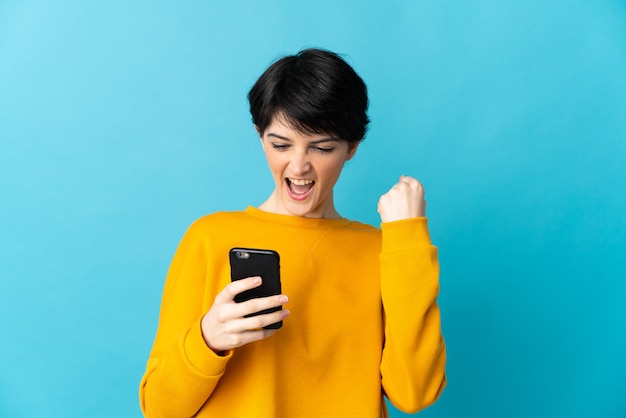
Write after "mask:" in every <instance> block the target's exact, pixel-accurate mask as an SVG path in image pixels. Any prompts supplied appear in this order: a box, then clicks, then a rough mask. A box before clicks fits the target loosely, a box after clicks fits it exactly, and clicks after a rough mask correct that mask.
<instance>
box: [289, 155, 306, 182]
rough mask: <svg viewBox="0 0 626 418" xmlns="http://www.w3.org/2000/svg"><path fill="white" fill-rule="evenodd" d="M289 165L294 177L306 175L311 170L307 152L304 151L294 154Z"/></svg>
mask: <svg viewBox="0 0 626 418" xmlns="http://www.w3.org/2000/svg"><path fill="white" fill-rule="evenodd" d="M289 165H290V167H289V168H290V169H291V172H292V173H293V174H294V175H295V176H302V175H304V174H306V173H307V172H308V171H309V170H310V169H311V162H310V161H309V154H308V152H307V151H306V150H298V151H296V152H294V154H293V156H292V158H291V161H290V162H289Z"/></svg>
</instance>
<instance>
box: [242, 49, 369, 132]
mask: <svg viewBox="0 0 626 418" xmlns="http://www.w3.org/2000/svg"><path fill="white" fill-rule="evenodd" d="M248 101H249V102H250V113H251V114H252V122H253V123H254V125H255V126H256V127H257V129H258V131H259V133H260V134H261V135H263V133H264V132H265V130H266V129H267V127H268V126H269V125H270V124H271V123H272V121H273V119H274V118H275V117H276V116H278V115H280V116H281V117H284V118H285V119H286V122H287V123H289V124H291V126H292V127H293V128H294V129H296V130H298V131H300V132H303V133H309V134H328V135H332V136H334V137H336V138H337V139H340V140H345V141H348V142H349V143H358V142H359V141H361V140H363V138H364V137H365V133H366V132H367V126H368V124H369V118H368V116H367V107H368V98H367V87H366V85H365V83H364V82H363V80H362V79H361V77H359V75H358V74H357V73H356V72H355V71H354V69H353V68H352V67H351V66H350V65H349V64H348V63H347V62H346V61H344V59H343V58H341V57H340V56H339V55H338V54H336V53H334V52H330V51H326V50H323V49H305V50H302V51H300V52H298V53H297V54H296V55H289V56H285V57H283V58H281V59H279V60H278V61H276V62H274V63H273V64H272V65H270V66H269V67H268V68H267V70H265V72H264V73H263V74H262V75H261V77H259V79H258V80H257V82H256V83H255V84H254V86H253V87H252V89H251V90H250V92H249V93H248Z"/></svg>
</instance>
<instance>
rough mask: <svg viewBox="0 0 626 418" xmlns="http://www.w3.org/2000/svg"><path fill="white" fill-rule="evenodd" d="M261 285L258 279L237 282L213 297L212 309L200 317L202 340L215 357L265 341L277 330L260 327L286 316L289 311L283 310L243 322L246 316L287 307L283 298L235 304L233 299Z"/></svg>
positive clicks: (269, 297) (273, 297)
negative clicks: (284, 305)
mask: <svg viewBox="0 0 626 418" xmlns="http://www.w3.org/2000/svg"><path fill="white" fill-rule="evenodd" d="M260 285H261V278H260V277H258V276H257V277H248V278H245V279H241V280H236V281H234V282H232V283H230V284H228V285H227V286H226V287H224V289H223V290H222V291H221V292H220V293H219V294H218V295H217V296H216V297H215V300H214V301H213V305H212V306H211V309H209V311H208V312H207V313H206V314H205V315H204V317H202V336H203V338H204V341H205V342H206V344H207V345H208V346H209V348H210V349H211V350H213V351H215V353H217V354H222V353H223V352H224V351H227V350H232V349H233V348H237V347H241V346H242V345H246V344H249V343H251V342H253V341H258V340H262V339H264V338H267V337H269V336H271V335H272V334H274V333H275V332H276V331H278V330H276V329H264V328H263V327H265V326H267V325H271V324H273V323H276V322H279V321H282V320H283V319H285V318H286V317H287V316H289V310H287V309H282V310H279V311H276V312H272V313H269V314H264V315H257V316H251V317H248V318H245V316H246V315H250V314H253V313H255V312H259V311H262V310H264V309H269V308H273V307H276V306H281V305H283V304H285V303H287V296H285V295H276V296H268V297H264V298H257V299H250V300H248V301H245V302H241V303H237V302H235V296H237V295H238V294H240V293H241V292H244V291H246V290H249V289H254V288H255V287H258V286H260Z"/></svg>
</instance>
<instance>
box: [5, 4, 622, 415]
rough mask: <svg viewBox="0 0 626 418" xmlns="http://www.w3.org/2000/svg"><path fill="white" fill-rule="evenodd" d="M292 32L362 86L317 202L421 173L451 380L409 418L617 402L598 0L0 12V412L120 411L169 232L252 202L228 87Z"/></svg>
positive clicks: (614, 202) (607, 71)
mask: <svg viewBox="0 0 626 418" xmlns="http://www.w3.org/2000/svg"><path fill="white" fill-rule="evenodd" d="M309 46H318V47H324V48H328V49H331V50H335V51H337V52H340V53H344V54H346V57H347V60H348V61H349V62H350V63H351V64H352V65H353V66H354V67H355V68H356V69H357V71H358V72H359V73H360V74H361V75H362V77H363V78H364V79H365V81H366V82H367V84H368V86H369V89H370V98H371V118H372V128H371V131H370V133H369V135H368V137H367V139H366V140H365V142H364V143H363V144H362V146H361V149H360V150H359V152H358V153H357V156H356V158H355V159H354V160H353V161H351V162H350V163H349V164H348V165H347V166H346V169H345V171H344V174H343V177H342V178H341V180H340V182H339V183H338V185H337V191H336V195H337V206H338V209H339V211H340V212H341V213H342V214H343V215H344V216H347V217H349V218H353V219H359V220H362V221H364V222H368V223H372V224H375V225H376V224H378V222H379V220H378V216H377V213H376V202H377V200H378V197H379V196H380V194H382V193H384V192H385V191H386V190H387V189H388V188H389V187H390V186H391V185H392V184H393V183H394V182H395V181H396V180H397V177H398V176H399V175H400V174H403V173H404V174H411V175H414V176H416V177H418V178H420V179H421V180H422V181H423V183H424V184H425V186H426V190H427V198H428V212H429V217H430V226H431V233H432V237H433V240H434V242H435V243H436V244H437V245H438V247H439V248H440V259H441V265H442V274H441V285H442V293H441V297H440V304H441V307H442V312H443V327H444V333H445V337H446V340H447V343H448V353H449V361H448V378H449V385H448V388H447V389H446V391H445V392H444V394H443V395H442V397H441V399H440V400H439V402H438V403H437V404H436V405H434V406H433V407H431V408H429V409H427V410H426V411H424V412H423V414H422V415H421V416H424V417H466V418H469V417H481V418H489V417H494V418H495V417H514V418H515V417H531V416H532V417H591V416H593V417H624V416H626V396H625V395H624V388H625V387H626V386H625V385H624V376H625V375H626V357H625V356H624V353H626V308H625V307H624V303H623V300H624V296H625V294H626V284H625V279H626V260H625V259H626V257H624V253H625V247H626V245H625V244H626V242H625V241H626V226H625V225H626V223H625V222H624V216H625V215H626V210H625V208H626V193H625V192H626V187H625V184H626V169H625V168H624V167H625V164H624V163H625V162H626V3H625V2H624V1H618V0H595V1H582V0H573V1H565V0H554V1H539V0H529V1H487V0H474V1H469V0H463V1H434V0H432V1H410V0H406V1H386V2H373V1H371V2H363V1H337V0H322V1H315V2H307V3H297V2H292V1H287V0H275V1H269V0H268V1H262V2H261V1H259V2H253V1H237V0H227V1H212V2H202V1H184V2H164V1H90V2H84V1H69V0H59V1H55V2H47V1H12V0H4V1H2V2H0V199H1V200H0V202H1V203H0V211H1V212H0V280H1V281H0V286H1V287H0V416H2V417H18V418H19V417H85V416H90V417H139V416H140V415H141V414H140V411H139V406H138V400H137V397H138V396H137V392H138V384H139V380H140V378H141V376H142V374H143V371H144V367H145V361H146V359H147V356H148V353H149V350H150V347H151V344H152V339H153V337H154V332H155V330H156V325H157V315H158V309H159V303H160V296H161V290H162V285H163V280H164V276H165V273H166V271H167V267H168V265H169V262H170V260H171V256H172V255H173V252H174V250H175V248H176V245H177V243H178V241H179V239H180V237H181V236H182V234H183V232H184V231H185V229H186V227H187V226H188V225H189V224H190V223H191V222H192V221H193V220H194V219H196V218H197V217H199V216H201V215H203V214H205V213H209V212H213V211H216V210H230V209H241V208H244V207H245V206H246V205H249V204H251V205H257V204H259V203H260V202H262V201H263V200H264V199H265V198H266V197H267V196H268V194H269V193H270V191H271V189H272V179H271V177H270V175H269V172H268V170H267V168H266V166H265V161H264V158H263V156H262V154H261V149H260V146H259V144H258V140H257V138H256V135H255V132H254V129H253V127H252V125H251V123H250V116H249V114H248V110H247V102H246V93H247V91H248V89H249V88H250V87H251V85H252V84H253V82H254V81H255V79H256V78H257V77H258V76H259V75H260V74H261V72H262V71H263V70H264V69H265V67H266V66H267V65H269V64H270V63H271V62H272V61H273V60H274V59H276V58H277V57H279V56H281V55H283V54H287V53H294V52H296V51H298V50H300V49H301V48H303V47H309ZM393 416H395V417H400V416H403V414H401V413H399V412H393Z"/></svg>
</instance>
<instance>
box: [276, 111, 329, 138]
mask: <svg viewBox="0 0 626 418" xmlns="http://www.w3.org/2000/svg"><path fill="white" fill-rule="evenodd" d="M265 135H267V136H271V137H277V138H280V139H285V140H292V141H295V140H305V141H320V140H326V141H340V139H339V138H335V137H334V136H333V135H330V134H327V133H323V132H321V133H319V132H312V131H311V130H307V129H306V127H303V126H299V125H297V122H292V121H291V120H289V119H288V118H287V117H285V116H283V115H282V114H281V115H277V116H275V117H274V118H273V119H272V122H271V123H270V124H269V126H268V127H267V129H266V130H265Z"/></svg>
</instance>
